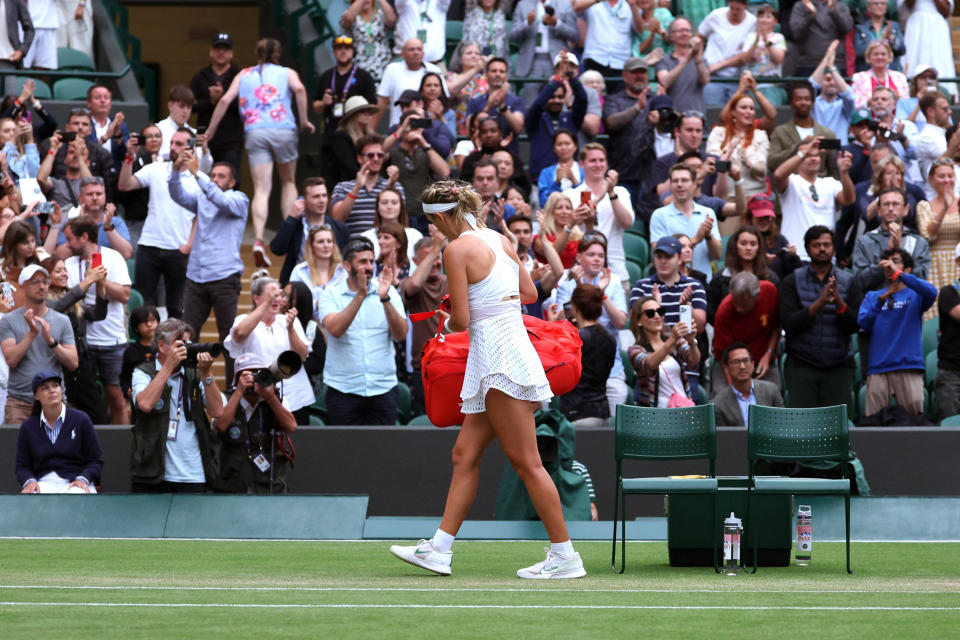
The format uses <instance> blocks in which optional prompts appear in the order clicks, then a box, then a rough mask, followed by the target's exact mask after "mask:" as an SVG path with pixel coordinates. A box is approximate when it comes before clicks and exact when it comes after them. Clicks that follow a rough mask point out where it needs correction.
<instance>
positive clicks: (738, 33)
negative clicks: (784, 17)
mask: <svg viewBox="0 0 960 640" xmlns="http://www.w3.org/2000/svg"><path fill="white" fill-rule="evenodd" d="M729 11H730V9H729V8H728V7H721V8H719V9H714V10H713V11H711V12H710V13H709V14H707V17H706V18H704V19H703V22H701V23H700V26H699V27H697V32H698V33H699V34H700V35H701V36H703V37H704V38H707V47H706V49H704V51H703V59H704V60H706V62H707V65H708V66H709V65H712V64H715V63H717V62H720V61H721V60H726V59H727V58H729V57H731V56H734V55H736V54H737V53H739V52H740V43H742V42H743V41H744V40H746V38H747V35H748V34H749V33H750V32H751V31H755V30H756V24H757V18H756V16H754V15H753V14H752V13H750V12H746V13H745V14H744V18H743V20H742V21H741V22H740V24H730V21H729V20H727V12H729ZM716 75H718V76H724V77H728V78H733V77H735V76H738V75H740V67H738V66H733V67H726V68H724V69H720V70H719V71H717V72H716Z"/></svg>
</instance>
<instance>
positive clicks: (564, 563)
mask: <svg viewBox="0 0 960 640" xmlns="http://www.w3.org/2000/svg"><path fill="white" fill-rule="evenodd" d="M544 551H546V553H547V557H546V559H545V560H543V561H542V562H538V563H536V564H534V565H532V566H529V567H524V568H523V569H520V570H519V571H517V577H518V578H527V579H530V580H550V579H553V578H558V579H562V578H582V577H583V576H585V575H587V571H586V569H584V568H583V560H581V559H580V554H579V553H577V552H576V551H574V553H573V555H572V556H570V557H569V558H565V557H564V556H561V555H560V554H559V553H554V552H553V551H551V550H550V547H545V548H544Z"/></svg>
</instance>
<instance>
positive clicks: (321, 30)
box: [273, 0, 337, 94]
mask: <svg viewBox="0 0 960 640" xmlns="http://www.w3.org/2000/svg"><path fill="white" fill-rule="evenodd" d="M304 15H305V16H307V17H308V18H309V19H310V21H311V22H312V23H313V27H314V29H316V30H317V37H316V38H314V39H312V40H310V41H308V42H303V38H302V37H301V34H300V18H301V17H302V16H304ZM273 20H274V23H275V24H276V27H277V29H280V30H283V31H285V32H286V33H287V34H288V37H289V38H290V52H291V54H292V55H293V58H294V59H296V60H300V61H301V63H302V64H303V67H304V68H303V72H304V73H303V76H304V78H305V81H306V84H307V88H308V90H309V92H310V93H311V94H313V93H314V92H315V91H316V89H317V87H316V86H315V85H316V79H317V75H318V74H317V68H316V62H315V61H314V54H315V53H316V51H317V47H319V46H320V45H322V44H323V43H324V42H326V41H327V40H330V39H332V38H334V37H335V36H336V35H337V30H336V29H335V28H334V26H333V25H332V24H331V23H330V21H329V20H328V19H327V10H326V8H325V7H324V6H323V4H321V2H320V0H304V2H303V4H302V5H301V6H300V8H298V9H294V10H293V11H291V12H290V13H289V14H287V13H286V11H285V9H284V7H283V3H282V2H279V1H277V2H274V3H273Z"/></svg>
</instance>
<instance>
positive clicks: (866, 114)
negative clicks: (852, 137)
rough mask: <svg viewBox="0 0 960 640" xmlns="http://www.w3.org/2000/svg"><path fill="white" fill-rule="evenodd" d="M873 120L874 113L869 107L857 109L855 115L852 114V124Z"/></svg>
mask: <svg viewBox="0 0 960 640" xmlns="http://www.w3.org/2000/svg"><path fill="white" fill-rule="evenodd" d="M872 120H873V114H872V113H870V110H869V109H857V110H856V111H854V112H853V115H851V116H850V126H851V127H852V126H853V125H857V124H861V123H864V122H871V121H872Z"/></svg>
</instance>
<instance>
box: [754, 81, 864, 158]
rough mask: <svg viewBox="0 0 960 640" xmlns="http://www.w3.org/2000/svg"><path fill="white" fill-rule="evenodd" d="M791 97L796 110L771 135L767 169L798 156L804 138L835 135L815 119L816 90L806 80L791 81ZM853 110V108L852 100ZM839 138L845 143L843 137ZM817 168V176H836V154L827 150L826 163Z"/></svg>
mask: <svg viewBox="0 0 960 640" xmlns="http://www.w3.org/2000/svg"><path fill="white" fill-rule="evenodd" d="M825 81H826V80H825ZM788 97H789V100H790V111H792V112H793V119H792V120H791V121H790V122H785V123H784V124H781V125H780V126H778V127H777V128H776V129H774V130H773V134H772V135H771V136H770V148H769V151H768V152H767V170H768V171H775V170H776V169H777V167H779V166H781V165H782V164H783V163H784V162H786V160H787V159H788V158H789V157H790V156H792V155H795V154H796V153H797V149H798V147H799V145H800V143H801V142H802V141H803V140H804V139H806V138H809V137H812V136H816V137H822V138H834V137H836V136H835V135H834V132H833V131H832V130H831V129H828V128H827V127H825V126H823V125H822V124H821V123H820V122H819V121H817V120H814V118H813V110H814V99H813V98H814V92H813V86H812V85H810V84H809V83H806V82H799V83H796V84H792V85H790V87H789V89H788ZM817 100H820V98H819V97H818V98H817ZM837 106H841V105H837ZM850 111H851V112H852V111H853V107H852V103H851V108H850ZM840 140H841V142H843V141H844V138H841V139H840ZM817 171H818V173H817V175H819V176H821V177H827V176H830V177H835V176H837V175H838V172H837V160H836V157H835V156H834V155H833V154H832V153H824V162H823V163H822V164H821V165H820V168H819V169H818V170H817Z"/></svg>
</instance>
